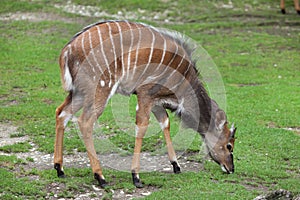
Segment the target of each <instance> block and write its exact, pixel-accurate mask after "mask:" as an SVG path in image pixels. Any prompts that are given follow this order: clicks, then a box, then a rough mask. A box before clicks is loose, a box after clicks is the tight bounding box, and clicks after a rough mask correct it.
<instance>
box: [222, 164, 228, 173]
mask: <svg viewBox="0 0 300 200" xmlns="http://www.w3.org/2000/svg"><path fill="white" fill-rule="evenodd" d="M221 169H222V171H223V172H226V173H227V170H226V168H225V166H224V165H221Z"/></svg>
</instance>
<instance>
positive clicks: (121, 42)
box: [116, 22, 125, 79]
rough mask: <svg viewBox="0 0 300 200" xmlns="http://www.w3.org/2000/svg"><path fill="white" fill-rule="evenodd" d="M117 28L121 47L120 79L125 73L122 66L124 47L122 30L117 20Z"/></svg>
mask: <svg viewBox="0 0 300 200" xmlns="http://www.w3.org/2000/svg"><path fill="white" fill-rule="evenodd" d="M116 24H117V27H118V30H119V35H120V47H121V61H122V66H121V68H122V74H121V79H122V77H123V76H124V75H125V66H124V47H123V32H122V28H121V26H120V24H119V22H116Z"/></svg>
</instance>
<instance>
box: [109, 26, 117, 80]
mask: <svg viewBox="0 0 300 200" xmlns="http://www.w3.org/2000/svg"><path fill="white" fill-rule="evenodd" d="M107 26H108V32H109V38H110V42H111V45H112V51H113V53H114V62H115V74H114V77H115V79H117V55H116V48H115V43H114V40H113V35H112V33H111V26H110V22H108V23H107Z"/></svg>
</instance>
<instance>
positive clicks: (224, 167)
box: [221, 164, 234, 174]
mask: <svg viewBox="0 0 300 200" xmlns="http://www.w3.org/2000/svg"><path fill="white" fill-rule="evenodd" d="M221 169H222V171H223V172H225V173H227V174H233V172H234V166H233V165H232V167H227V166H226V165H223V164H221Z"/></svg>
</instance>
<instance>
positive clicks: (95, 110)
mask: <svg viewBox="0 0 300 200" xmlns="http://www.w3.org/2000/svg"><path fill="white" fill-rule="evenodd" d="M109 92H110V90H109V89H107V88H103V89H102V90H101V89H100V87H99V86H98V88H97V90H96V93H95V99H94V101H93V103H92V104H91V105H86V106H85V107H84V109H83V112H82V114H81V116H80V117H79V120H78V124H79V128H80V131H81V134H82V137H83V141H84V144H85V147H86V150H87V154H88V157H89V160H90V164H91V168H92V171H93V173H94V178H95V179H96V180H97V181H98V183H99V185H100V186H101V187H102V188H104V187H105V186H106V185H107V183H106V181H105V178H104V176H103V173H102V168H101V166H100V161H99V159H98V156H97V153H96V150H95V146H94V141H93V127H94V123H95V122H96V120H97V119H98V117H99V116H100V115H101V114H102V112H103V110H104V108H105V105H106V102H107V101H108V96H109ZM100 95H101V96H100Z"/></svg>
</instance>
